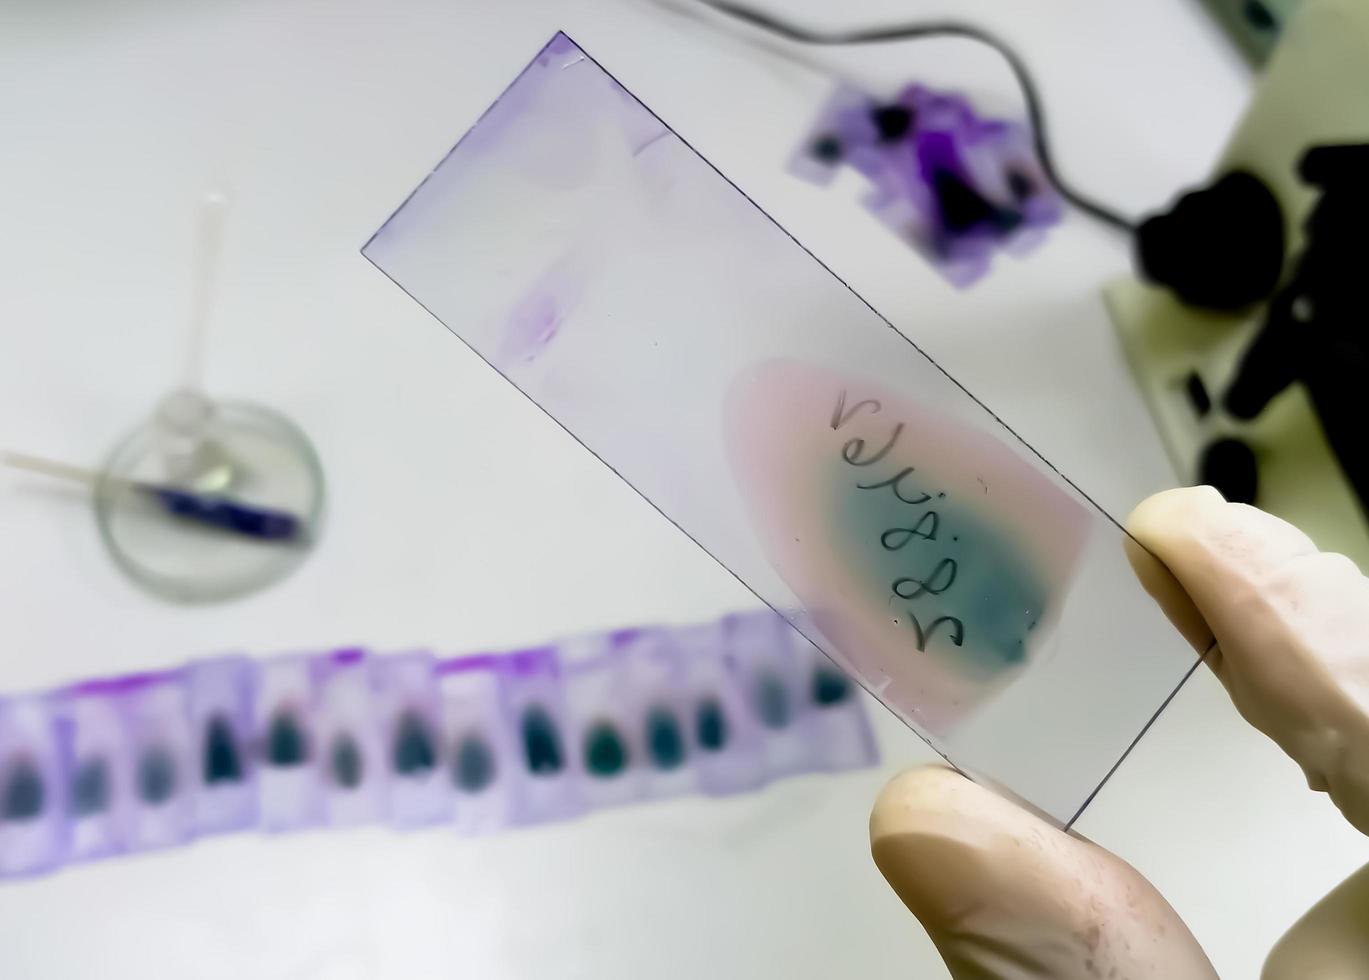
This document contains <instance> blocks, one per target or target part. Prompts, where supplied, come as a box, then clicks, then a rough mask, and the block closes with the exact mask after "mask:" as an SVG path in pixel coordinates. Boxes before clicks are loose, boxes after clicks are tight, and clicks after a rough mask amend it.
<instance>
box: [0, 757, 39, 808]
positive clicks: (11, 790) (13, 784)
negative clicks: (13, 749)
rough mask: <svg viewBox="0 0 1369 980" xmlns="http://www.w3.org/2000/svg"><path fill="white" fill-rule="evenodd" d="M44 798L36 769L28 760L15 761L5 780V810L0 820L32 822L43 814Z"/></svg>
mask: <svg viewBox="0 0 1369 980" xmlns="http://www.w3.org/2000/svg"><path fill="white" fill-rule="evenodd" d="M46 797H47V791H46V789H45V788H44V786H43V777H42V775H41V774H40V773H39V772H38V767H37V766H35V765H34V764H33V763H32V762H31V761H29V760H28V759H23V758H21V759H16V760H15V762H14V765H13V766H12V768H11V769H10V774H9V778H8V779H7V780H5V809H4V812H3V813H0V818H3V819H5V820H32V819H33V818H34V817H36V816H38V815H39V814H40V813H42V812H43V803H44V801H45V799H46Z"/></svg>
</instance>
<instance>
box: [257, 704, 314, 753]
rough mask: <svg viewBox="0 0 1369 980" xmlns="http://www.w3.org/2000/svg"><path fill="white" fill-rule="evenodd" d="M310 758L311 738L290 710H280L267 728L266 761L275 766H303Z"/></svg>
mask: <svg viewBox="0 0 1369 980" xmlns="http://www.w3.org/2000/svg"><path fill="white" fill-rule="evenodd" d="M308 760H309V738H308V736H307V735H305V733H304V729H303V728H302V727H301V726H300V723H299V721H298V720H296V718H295V716H294V715H293V714H291V713H290V712H289V711H278V712H276V714H275V715H274V716H273V717H272V718H271V724H270V727H268V728H267V730H266V761H267V762H269V763H270V764H271V765H273V766H302V765H304V763H305V762H307V761H308Z"/></svg>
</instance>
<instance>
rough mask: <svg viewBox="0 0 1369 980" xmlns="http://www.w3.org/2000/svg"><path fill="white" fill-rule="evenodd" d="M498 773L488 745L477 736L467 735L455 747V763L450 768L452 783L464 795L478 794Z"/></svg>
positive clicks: (492, 753)
mask: <svg viewBox="0 0 1369 980" xmlns="http://www.w3.org/2000/svg"><path fill="white" fill-rule="evenodd" d="M498 773H499V770H498V764H497V763H496V762H495V759H494V752H493V750H491V749H490V745H489V743H488V742H486V741H485V740H484V739H483V738H481V737H480V736H479V735H467V736H466V737H465V738H463V739H462V740H461V743H460V744H459V745H458V746H457V747H456V762H455V765H453V767H452V782H454V783H455V784H456V787H457V788H458V789H460V790H461V791H462V792H465V793H479V792H480V791H481V790H483V789H485V788H486V787H487V786H489V785H490V784H491V783H493V782H494V778H495V776H497V775H498Z"/></svg>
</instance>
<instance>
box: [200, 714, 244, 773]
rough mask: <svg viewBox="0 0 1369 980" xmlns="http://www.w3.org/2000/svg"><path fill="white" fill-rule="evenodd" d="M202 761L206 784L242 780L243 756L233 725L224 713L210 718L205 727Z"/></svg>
mask: <svg viewBox="0 0 1369 980" xmlns="http://www.w3.org/2000/svg"><path fill="white" fill-rule="evenodd" d="M202 761H203V767H202V768H203V770H204V781H205V783H206V785H209V786H213V785H214V784H215V783H240V782H242V778H243V773H242V758H241V755H240V753H239V752H238V742H237V738H236V737H235V736H234V734H233V726H231V725H230V724H229V723H228V719H227V718H224V717H223V716H222V715H214V716H213V717H212V718H210V719H209V724H208V725H207V726H206V728H205V733H204V759H203V760H202Z"/></svg>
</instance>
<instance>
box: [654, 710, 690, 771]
mask: <svg viewBox="0 0 1369 980" xmlns="http://www.w3.org/2000/svg"><path fill="white" fill-rule="evenodd" d="M646 744H647V747H648V749H649V750H650V751H651V762H652V764H653V765H655V766H656V768H657V769H676V768H678V767H679V766H680V765H681V764H682V763H683V762H684V760H685V742H684V733H683V732H681V731H680V722H679V720H678V719H677V718H676V717H675V712H673V711H671V710H670V709H669V708H659V707H658V708H652V709H651V712H650V713H649V714H648V715H647V719H646Z"/></svg>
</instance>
